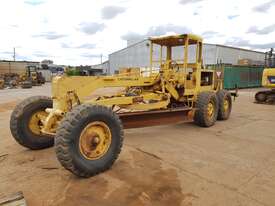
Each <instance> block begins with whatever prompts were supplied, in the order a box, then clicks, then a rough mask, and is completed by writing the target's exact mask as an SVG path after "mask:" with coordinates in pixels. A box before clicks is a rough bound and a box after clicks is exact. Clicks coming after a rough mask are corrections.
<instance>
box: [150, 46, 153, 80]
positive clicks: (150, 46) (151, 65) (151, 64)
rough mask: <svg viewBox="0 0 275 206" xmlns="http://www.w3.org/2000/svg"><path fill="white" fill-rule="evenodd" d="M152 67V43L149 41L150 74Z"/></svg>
mask: <svg viewBox="0 0 275 206" xmlns="http://www.w3.org/2000/svg"><path fill="white" fill-rule="evenodd" d="M152 67H153V43H152V42H151V43H150V75H151V74H152Z"/></svg>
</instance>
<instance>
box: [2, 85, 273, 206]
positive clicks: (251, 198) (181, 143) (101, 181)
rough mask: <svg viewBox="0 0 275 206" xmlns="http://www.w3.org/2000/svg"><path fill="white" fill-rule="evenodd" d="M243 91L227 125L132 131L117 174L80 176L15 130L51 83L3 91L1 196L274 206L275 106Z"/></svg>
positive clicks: (36, 200) (37, 201)
mask: <svg viewBox="0 0 275 206" xmlns="http://www.w3.org/2000/svg"><path fill="white" fill-rule="evenodd" d="M256 91H257V89H251V90H242V91H240V97H239V98H237V100H236V101H235V102H234V105H233V112H232V115H231V118H230V119H229V120H228V121H223V122H217V123H216V125H215V126H213V127H211V128H199V127H197V126H195V125H194V124H193V123H180V124H174V125H165V126H157V127H148V128H142V129H131V130H125V144H124V146H123V150H122V153H121V155H120V157H119V159H118V161H117V162H116V163H115V164H114V166H113V167H112V168H111V170H109V171H107V172H105V173H103V174H100V175H98V176H96V177H92V178H89V179H81V178H77V177H75V176H74V175H72V174H71V173H69V172H68V171H66V170H65V169H63V168H62V166H61V165H60V164H59V163H58V161H57V159H56V157H55V153H54V150H53V148H50V149H45V150H41V151H30V150H28V149H26V148H23V147H22V146H20V145H18V144H17V143H16V142H15V141H14V140H13V138H12V136H11V134H10V131H9V117H10V114H11V111H12V109H13V107H14V106H15V105H16V103H17V102H18V101H20V100H22V99H23V98H25V97H28V96H32V95H41V94H43V95H50V85H49V84H47V85H44V86H43V87H34V88H33V89H25V90H23V89H13V90H1V91H0V168H1V169H0V196H4V195H7V194H11V193H14V192H17V191H23V193H24V195H25V198H26V201H27V203H28V205H30V206H39V205H81V206H83V205H100V206H105V205H106V206H107V205H108V206H109V205H112V206H115V205H117V206H121V205H128V206H140V205H146V206H147V205H154V206H155V205H165V206H166V205H171V206H172V205H173V206H174V205H175V206H177V205H182V206H185V205H186V206H191V205H192V206H195V205H203V206H208V205H211V206H221V205H228V206H240V205H241V206H244V205H245V206H248V205H249V206H252V205H253V206H254V205H255V206H260V205H262V206H273V205H275V159H274V156H275V130H274V126H275V125H274V116H275V106H271V105H259V104H254V103H253V96H254V93H255V92H256Z"/></svg>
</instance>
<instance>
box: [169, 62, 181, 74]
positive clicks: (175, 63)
mask: <svg viewBox="0 0 275 206" xmlns="http://www.w3.org/2000/svg"><path fill="white" fill-rule="evenodd" d="M170 65H171V68H173V69H176V71H179V69H180V67H179V64H178V63H177V62H176V61H175V60H171V62H170Z"/></svg>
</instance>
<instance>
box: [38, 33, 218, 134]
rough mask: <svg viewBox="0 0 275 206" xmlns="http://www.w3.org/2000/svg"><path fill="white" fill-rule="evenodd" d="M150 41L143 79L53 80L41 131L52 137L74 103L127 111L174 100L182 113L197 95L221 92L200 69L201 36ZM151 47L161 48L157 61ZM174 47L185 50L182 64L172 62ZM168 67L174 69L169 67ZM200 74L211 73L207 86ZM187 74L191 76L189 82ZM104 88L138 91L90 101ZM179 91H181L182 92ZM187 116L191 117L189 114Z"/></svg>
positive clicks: (165, 104) (157, 106) (133, 76)
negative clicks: (49, 106)
mask: <svg viewBox="0 0 275 206" xmlns="http://www.w3.org/2000/svg"><path fill="white" fill-rule="evenodd" d="M150 40H151V45H150V67H149V70H147V71H144V72H143V73H147V74H149V75H148V76H147V77H146V76H143V75H142V73H141V74H140V73H131V72H129V73H128V74H127V72H126V73H123V74H118V75H115V76H99V77H66V76H63V77H56V78H55V79H54V80H53V82H52V87H53V88H52V98H53V108H52V109H48V110H47V112H49V115H48V117H47V118H46V120H45V123H44V125H45V126H44V128H43V129H42V132H43V133H48V134H53V133H54V132H55V130H56V122H57V120H58V119H59V117H60V116H62V115H64V114H65V113H66V112H68V111H70V110H71V108H72V107H73V106H74V105H76V104H82V103H89V104H99V105H104V106H108V107H113V106H114V105H116V106H119V107H120V108H124V109H128V110H134V111H136V110H138V111H140V110H142V111H148V110H160V109H167V108H168V107H169V104H170V103H171V98H173V99H174V100H175V101H178V102H181V103H183V104H185V107H184V108H185V110H186V109H187V110H190V111H191V108H192V107H193V105H194V101H195V100H196V98H197V95H198V93H199V92H202V91H211V90H218V89H220V88H218V87H216V88H214V87H215V84H214V80H215V79H214V75H212V74H213V71H211V70H208V71H207V70H202V39H201V38H200V37H198V36H196V35H191V34H189V35H187V34H185V35H177V36H168V37H158V38H151V39H150ZM154 44H157V45H159V47H160V48H159V51H160V52H159V54H160V57H159V60H154V59H153V53H154V51H153V48H154ZM190 45H195V46H196V57H195V62H194V63H188V48H189V46H190ZM175 46H182V47H183V49H184V52H183V53H184V56H183V57H182V59H181V60H179V61H181V62H182V64H179V63H177V62H176V61H175V60H173V59H172V48H173V47H175ZM163 47H166V51H167V53H166V60H163V54H162V51H163ZM155 63H158V64H159V66H160V68H159V73H155V72H154V71H155V69H154V67H153V66H154V64H155ZM171 65H172V66H173V67H174V68H171ZM190 68H191V69H192V73H190V74H188V72H187V70H188V69H190ZM129 71H131V69H129ZM202 73H204V74H209V73H210V74H211V76H209V78H211V79H209V80H210V82H209V84H208V85H206V86H204V85H202V84H201V74H202ZM188 75H190V77H189V80H188V78H187V76H188ZM103 87H127V88H128V91H129V90H130V89H133V88H135V89H136V90H139V91H137V92H136V93H135V95H129V94H127V91H126V93H124V94H117V95H113V96H109V97H108V96H107V97H106V96H102V97H100V98H93V99H89V96H90V95H91V94H92V93H93V92H94V91H95V90H97V89H99V88H103ZM181 88H184V91H183V90H181ZM169 111H171V109H170V110H169ZM161 113H163V111H162V112H161ZM131 114H132V115H134V114H137V113H136V112H135V113H131ZM163 114H164V113H163ZM138 115H140V113H138ZM190 115H192V114H191V113H190ZM121 116H123V115H121ZM150 116H151V115H150ZM137 126H138V125H137Z"/></svg>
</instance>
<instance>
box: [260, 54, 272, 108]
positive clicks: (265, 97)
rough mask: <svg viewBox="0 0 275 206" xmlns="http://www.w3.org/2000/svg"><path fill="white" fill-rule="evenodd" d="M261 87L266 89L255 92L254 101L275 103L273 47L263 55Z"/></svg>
mask: <svg viewBox="0 0 275 206" xmlns="http://www.w3.org/2000/svg"><path fill="white" fill-rule="evenodd" d="M262 87H264V88H267V89H268V90H264V91H259V92H257V93H256V95H255V101H256V103H261V104H275V53H274V52H273V49H271V50H270V51H269V52H267V53H266V55H265V69H264V71H263V76H262Z"/></svg>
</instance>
